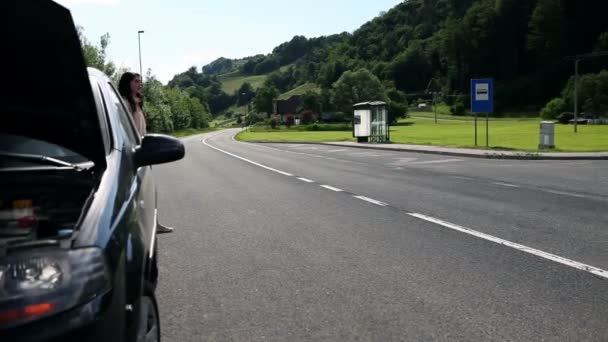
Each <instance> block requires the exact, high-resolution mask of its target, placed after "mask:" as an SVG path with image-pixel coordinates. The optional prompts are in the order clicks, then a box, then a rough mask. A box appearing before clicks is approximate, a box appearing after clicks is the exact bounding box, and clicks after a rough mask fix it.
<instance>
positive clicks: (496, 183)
mask: <svg viewBox="0 0 608 342" xmlns="http://www.w3.org/2000/svg"><path fill="white" fill-rule="evenodd" d="M492 184H494V185H500V186H506V187H508V188H521V186H519V185H515V184H509V183H501V182H494V183H492Z"/></svg>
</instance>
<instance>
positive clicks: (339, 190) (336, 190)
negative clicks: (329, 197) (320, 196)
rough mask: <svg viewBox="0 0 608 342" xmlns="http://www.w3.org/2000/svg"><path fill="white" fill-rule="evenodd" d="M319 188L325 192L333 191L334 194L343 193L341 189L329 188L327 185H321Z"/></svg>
mask: <svg viewBox="0 0 608 342" xmlns="http://www.w3.org/2000/svg"><path fill="white" fill-rule="evenodd" d="M321 187H322V188H325V189H327V190H331V191H335V192H342V191H344V190H342V189H338V188H334V187H333V186H329V185H321Z"/></svg>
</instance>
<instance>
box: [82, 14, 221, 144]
mask: <svg viewBox="0 0 608 342" xmlns="http://www.w3.org/2000/svg"><path fill="white" fill-rule="evenodd" d="M83 32H84V29H83V28H82V27H80V26H79V27H78V35H79V38H80V44H81V47H82V52H83V56H84V58H85V62H86V64H87V66H90V67H93V68H96V69H99V70H101V71H102V72H104V73H105V74H106V75H108V76H109V77H110V78H111V79H112V80H113V82H114V84H115V85H116V86H118V80H119V79H120V76H121V75H122V74H123V73H124V72H126V71H128V70H126V69H124V68H117V67H116V65H115V64H114V63H113V62H112V61H109V60H108V58H107V55H106V50H107V47H108V45H109V43H110V35H109V34H107V33H106V34H104V35H103V36H101V38H100V41H99V44H98V45H95V44H93V43H91V42H90V41H88V40H87V39H86V37H85V36H84V33H83ZM143 76H144V75H142V77H143ZM143 92H144V99H145V102H144V111H145V112H146V114H147V130H148V131H149V132H155V133H173V132H175V131H178V130H183V129H188V128H195V129H199V128H206V127H209V123H210V122H211V120H212V117H211V114H210V109H209V106H208V104H207V103H206V102H205V101H201V99H200V98H197V97H195V96H192V95H191V94H189V93H188V92H186V91H183V90H180V89H177V88H173V87H168V86H164V85H163V84H162V83H161V82H160V81H158V80H157V79H156V78H155V77H154V76H153V75H152V72H151V70H150V69H148V73H147V75H146V77H145V82H144V89H143Z"/></svg>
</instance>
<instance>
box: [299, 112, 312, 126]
mask: <svg viewBox="0 0 608 342" xmlns="http://www.w3.org/2000/svg"><path fill="white" fill-rule="evenodd" d="M314 120H315V117H314V116H313V115H312V111H310V110H307V111H304V112H302V114H301V115H300V123H302V125H308V124H310V123H312V122H313V121H314Z"/></svg>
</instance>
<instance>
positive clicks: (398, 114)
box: [386, 88, 407, 124]
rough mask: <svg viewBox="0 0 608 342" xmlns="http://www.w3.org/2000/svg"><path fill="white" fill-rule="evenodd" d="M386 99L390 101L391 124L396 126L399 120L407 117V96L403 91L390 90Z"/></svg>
mask: <svg viewBox="0 0 608 342" xmlns="http://www.w3.org/2000/svg"><path fill="white" fill-rule="evenodd" d="M386 97H387V98H388V100H389V104H388V108H387V109H388V115H389V122H390V123H391V124H394V123H396V122H397V120H398V119H400V118H404V117H406V116H407V96H405V93H404V92H402V91H399V90H397V89H394V88H393V89H389V90H387V91H386Z"/></svg>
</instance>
